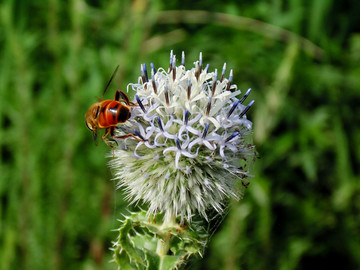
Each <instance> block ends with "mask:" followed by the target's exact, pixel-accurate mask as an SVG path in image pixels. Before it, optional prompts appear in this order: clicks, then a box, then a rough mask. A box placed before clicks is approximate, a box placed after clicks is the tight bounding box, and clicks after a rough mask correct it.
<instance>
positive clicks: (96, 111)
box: [93, 106, 100, 118]
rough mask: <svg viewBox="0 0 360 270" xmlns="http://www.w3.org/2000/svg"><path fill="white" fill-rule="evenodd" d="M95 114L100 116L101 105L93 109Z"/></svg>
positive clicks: (96, 116)
mask: <svg viewBox="0 0 360 270" xmlns="http://www.w3.org/2000/svg"><path fill="white" fill-rule="evenodd" d="M93 114H94V117H95V118H98V117H99V114H100V106H97V107H96V108H95V109H94V110H93Z"/></svg>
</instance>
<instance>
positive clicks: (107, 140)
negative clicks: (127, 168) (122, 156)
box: [102, 127, 118, 158]
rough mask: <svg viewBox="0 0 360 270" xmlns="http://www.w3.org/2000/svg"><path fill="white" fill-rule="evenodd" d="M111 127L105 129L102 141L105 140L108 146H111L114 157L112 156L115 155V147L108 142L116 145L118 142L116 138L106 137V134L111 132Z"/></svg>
mask: <svg viewBox="0 0 360 270" xmlns="http://www.w3.org/2000/svg"><path fill="white" fill-rule="evenodd" d="M111 129H112V127H111V128H108V129H106V131H105V133H104V135H103V136H102V138H103V140H104V142H105V143H106V144H107V145H108V146H110V147H111V149H112V151H113V158H114V156H115V153H114V148H115V147H114V145H112V144H111V143H110V142H115V143H116V145H118V143H117V141H116V140H114V139H110V138H109V137H108V135H110V136H111V133H112V131H111ZM111 137H112V136H111Z"/></svg>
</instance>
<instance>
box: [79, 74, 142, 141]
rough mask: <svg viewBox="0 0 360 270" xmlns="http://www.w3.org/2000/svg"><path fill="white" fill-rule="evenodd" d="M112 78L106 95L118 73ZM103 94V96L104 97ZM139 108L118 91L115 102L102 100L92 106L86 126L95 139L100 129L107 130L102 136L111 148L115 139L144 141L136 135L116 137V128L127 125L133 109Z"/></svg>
mask: <svg viewBox="0 0 360 270" xmlns="http://www.w3.org/2000/svg"><path fill="white" fill-rule="evenodd" d="M117 69H118V68H116V70H115V72H114V73H113V75H112V76H111V79H110V81H109V82H108V84H107V86H106V88H105V91H104V94H105V93H106V91H107V89H108V87H109V85H110V82H111V81H112V79H113V77H114V75H115V73H116V71H117ZM104 94H103V95H104ZM134 106H137V105H136V104H134V103H132V102H130V100H129V98H128V97H127V95H126V94H125V93H124V92H122V91H120V90H117V91H116V93H115V100H100V101H99V102H96V103H94V104H92V105H91V106H90V108H89V110H88V111H87V113H86V115H85V124H86V126H87V127H88V129H90V130H91V131H92V132H93V135H94V139H95V140H96V137H97V130H98V129H105V130H106V131H105V134H104V135H103V136H102V138H103V140H104V142H105V143H106V144H107V145H109V146H111V147H112V145H111V144H110V143H109V141H115V142H116V140H115V139H125V138H128V137H129V136H131V137H133V138H135V139H137V140H142V139H140V138H138V137H136V136H135V135H134V134H131V133H129V134H126V135H123V136H115V127H116V126H117V125H119V124H122V123H125V122H126V121H127V120H128V119H129V118H130V116H131V107H134ZM108 135H110V136H111V137H112V139H109V138H108Z"/></svg>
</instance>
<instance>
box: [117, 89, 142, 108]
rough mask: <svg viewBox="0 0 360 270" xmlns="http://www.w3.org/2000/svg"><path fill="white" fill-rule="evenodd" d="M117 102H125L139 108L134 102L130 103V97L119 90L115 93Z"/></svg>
mask: <svg viewBox="0 0 360 270" xmlns="http://www.w3.org/2000/svg"><path fill="white" fill-rule="evenodd" d="M115 100H116V101H118V102H121V101H124V102H125V104H126V105H128V106H138V105H136V104H135V103H133V102H130V100H129V98H128V96H127V95H126V94H125V93H124V92H123V91H121V90H117V91H116V93H115Z"/></svg>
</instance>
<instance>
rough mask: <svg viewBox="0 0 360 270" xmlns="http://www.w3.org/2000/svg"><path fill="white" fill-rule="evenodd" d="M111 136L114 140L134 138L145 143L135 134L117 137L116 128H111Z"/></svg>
mask: <svg viewBox="0 0 360 270" xmlns="http://www.w3.org/2000/svg"><path fill="white" fill-rule="evenodd" d="M109 130H110V131H109V134H110V136H111V137H112V138H113V139H120V140H122V139H126V138H128V137H133V138H134V139H136V140H138V141H144V140H143V139H141V138H139V137H136V136H135V135H134V134H132V133H129V134H126V135H122V136H115V127H111V128H109Z"/></svg>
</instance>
